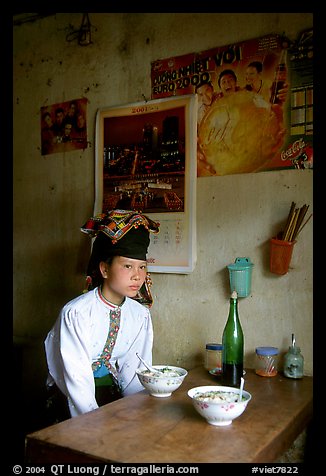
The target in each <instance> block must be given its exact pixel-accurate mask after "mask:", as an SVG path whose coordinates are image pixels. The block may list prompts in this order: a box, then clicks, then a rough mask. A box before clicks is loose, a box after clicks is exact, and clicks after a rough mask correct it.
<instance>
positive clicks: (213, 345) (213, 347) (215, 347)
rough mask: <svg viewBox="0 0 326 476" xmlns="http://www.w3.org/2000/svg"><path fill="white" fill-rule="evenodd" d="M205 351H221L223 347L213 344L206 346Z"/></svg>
mask: <svg viewBox="0 0 326 476" xmlns="http://www.w3.org/2000/svg"><path fill="white" fill-rule="evenodd" d="M206 350H223V345H222V344H215V343H210V344H206Z"/></svg>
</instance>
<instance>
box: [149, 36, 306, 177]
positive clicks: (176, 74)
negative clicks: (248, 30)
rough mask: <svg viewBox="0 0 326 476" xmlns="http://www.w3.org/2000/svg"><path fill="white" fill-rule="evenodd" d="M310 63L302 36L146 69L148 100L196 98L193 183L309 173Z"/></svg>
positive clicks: (216, 50)
mask: <svg viewBox="0 0 326 476" xmlns="http://www.w3.org/2000/svg"><path fill="white" fill-rule="evenodd" d="M298 52H299V53H298ZM312 56H313V55H312V31H309V32H304V33H303V34H302V35H300V37H299V39H298V41H296V42H293V43H291V42H290V41H289V40H288V39H287V38H286V37H285V36H280V35H275V34H271V35H267V36H265V37H262V38H258V39H253V40H249V41H244V42H242V43H237V44H231V45H226V46H224V47H218V48H214V49H211V50H207V51H202V52H200V53H194V54H187V55H184V56H179V57H171V58H168V59H164V60H157V61H154V62H153V63H152V65H151V82H152V98H160V97H168V96H175V95H179V94H190V93H193V94H196V95H197V97H198V114H197V176H212V175H229V174H237V173H250V172H260V171H266V170H276V169H283V168H298V167H301V168H308V167H309V168H311V167H312V134H313V132H312V131H313V128H312V107H313V94H312V93H313V77H312ZM302 61H305V67H304V68H300V65H301V63H302ZM301 69H302V70H303V71H305V78H303V77H302V74H301V73H300V70H301ZM307 71H308V73H307ZM294 72H295V73H294ZM300 156H301V157H304V158H306V160H303V159H300ZM303 162H304V165H303Z"/></svg>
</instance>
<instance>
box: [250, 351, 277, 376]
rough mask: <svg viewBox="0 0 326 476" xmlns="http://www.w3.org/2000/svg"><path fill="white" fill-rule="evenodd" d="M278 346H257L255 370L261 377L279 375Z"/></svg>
mask: <svg viewBox="0 0 326 476" xmlns="http://www.w3.org/2000/svg"><path fill="white" fill-rule="evenodd" d="M277 364H278V348H277V347H257V348H256V368H255V372H256V374H257V375H260V376H261V377H275V375H277Z"/></svg>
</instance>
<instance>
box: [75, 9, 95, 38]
mask: <svg viewBox="0 0 326 476" xmlns="http://www.w3.org/2000/svg"><path fill="white" fill-rule="evenodd" d="M91 43H92V40H91V22H90V19H89V16H88V13H84V14H83V19H82V23H81V25H80V28H79V32H78V44H79V45H80V46H88V45H90V44H91Z"/></svg>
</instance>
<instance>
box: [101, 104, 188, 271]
mask: <svg viewBox="0 0 326 476" xmlns="http://www.w3.org/2000/svg"><path fill="white" fill-rule="evenodd" d="M196 114H197V96H196V95H185V96H182V97H176V98H164V99H159V100H153V101H146V102H141V103H134V104H130V105H126V106H117V107H110V108H103V109H100V110H99V111H98V113H97V119H96V121H97V122H96V130H97V134H96V177H95V191H96V196H95V205H94V213H95V214H97V213H102V212H106V211H108V210H112V209H117V208H118V209H124V210H136V211H140V212H142V213H144V214H146V215H148V216H149V217H150V218H152V219H153V220H155V221H158V222H159V223H160V232H159V234H157V235H152V234H151V236H150V240H151V241H150V246H149V250H148V255H147V261H148V270H149V271H150V272H157V273H183V274H187V273H191V272H192V271H193V269H194V267H195V263H196V216H195V210H196V178H197V164H196V160H197V158H196V147H197V143H196V137H197V119H196Z"/></svg>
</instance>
